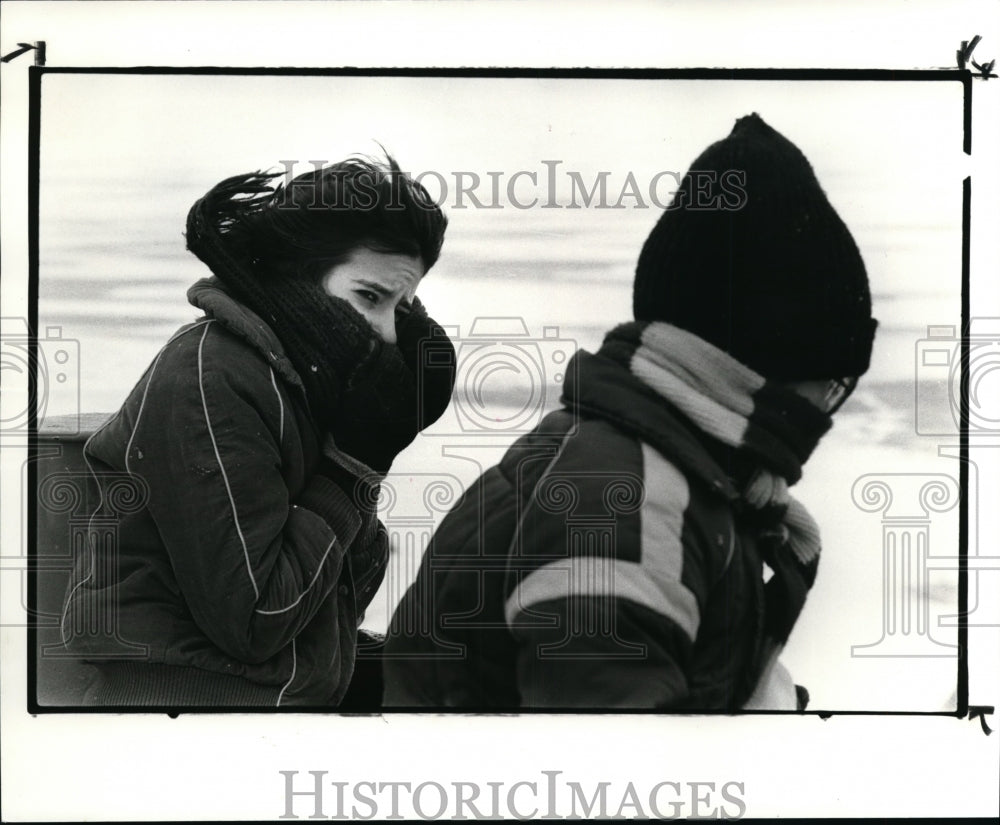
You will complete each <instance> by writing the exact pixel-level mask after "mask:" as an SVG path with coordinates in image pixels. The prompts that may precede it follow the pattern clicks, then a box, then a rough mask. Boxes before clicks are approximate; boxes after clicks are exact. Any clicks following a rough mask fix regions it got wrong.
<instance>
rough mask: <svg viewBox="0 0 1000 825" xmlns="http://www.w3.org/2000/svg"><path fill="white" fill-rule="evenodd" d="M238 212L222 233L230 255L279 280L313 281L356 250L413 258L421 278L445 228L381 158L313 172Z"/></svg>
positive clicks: (430, 205)
mask: <svg viewBox="0 0 1000 825" xmlns="http://www.w3.org/2000/svg"><path fill="white" fill-rule="evenodd" d="M278 174H280V173H278ZM278 174H273V175H266V176H262V177H264V178H269V179H273V178H276V177H278ZM258 191H259V190H258ZM243 205H244V208H243V209H242V210H239V212H240V213H241V214H239V216H238V217H237V218H236V220H234V221H232V222H231V223H229V225H228V226H226V227H225V228H224V230H223V232H224V236H225V243H226V246H227V247H228V249H229V251H230V254H234V255H235V256H238V257H242V258H243V260H244V262H245V264H248V265H250V266H251V267H252V268H253V269H255V270H257V271H258V272H261V271H262V270H263V272H269V273H273V274H274V275H277V276H279V277H286V278H287V277H289V276H292V277H294V276H299V277H302V276H304V277H307V278H309V279H311V280H318V279H320V278H321V277H322V276H323V275H324V274H325V273H326V272H328V271H329V269H330V267H332V266H336V265H337V264H340V263H342V262H343V261H344V260H346V259H347V258H348V256H349V255H350V254H351V252H353V251H354V250H355V249H357V248H359V247H367V248H368V249H371V250H373V251H375V252H382V253H389V254H401V255H413V256H419V257H420V259H421V261H423V264H424V270H425V271H427V270H429V269H430V268H431V267H432V266H433V265H434V264H435V262H436V261H437V259H438V256H439V255H440V254H441V246H442V244H443V243H444V232H445V228H446V227H447V225H448V219H447V217H446V216H445V215H444V213H443V212H442V211H441V208H440V207H439V206H438V205H437V203H435V201H434V200H433V199H432V198H431V197H430V195H429V194H428V193H427V190H426V189H425V188H424V187H423V186H422V185H421V184H420V183H419V182H418V181H416V180H414V179H413V178H411V177H410V176H409V175H407V174H405V173H404V172H402V171H401V170H400V168H399V164H398V163H397V162H396V160H395V159H394V158H393V157H392V156H391V155H388V154H387V155H386V160H385V161H384V162H380V161H376V160H373V159H371V158H367V157H362V156H354V157H350V158H347V159H346V160H343V161H340V162H339V163H334V164H331V165H330V166H325V167H323V168H321V169H313V170H312V171H309V172H306V173H304V174H302V175H299V176H297V177H295V178H293V179H292V180H290V181H288V182H287V183H283V184H279V185H278V186H277V187H275V188H274V190H273V191H272V192H270V194H267V193H264V194H263V196H261V195H260V194H258V196H257V197H254V198H252V199H248V200H245V201H244V202H243ZM220 228H221V227H220ZM262 274H263V273H262Z"/></svg>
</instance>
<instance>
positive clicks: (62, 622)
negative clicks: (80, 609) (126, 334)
mask: <svg viewBox="0 0 1000 825" xmlns="http://www.w3.org/2000/svg"><path fill="white" fill-rule="evenodd" d="M209 323H211V322H210V321H207V320H206V321H201V322H199V323H197V324H193V325H192V326H190V327H188V328H187V329H184V330H181V331H180V332H177V333H176V334H174V335H172V336H171V337H170V340H168V341H167V343H165V344H164V345H163V346H162V347H160V351H159V352H158V353H156V358H154V359H153V365H152V366H151V367H150V368H149V377H148V378H147V379H146V386H145V387H143V389H142V400H141V401H140V402H139V412H138V413H136V416H135V424H133V425H132V434H131V435H130V436H129V439H128V443H127V444H126V445H125V472H126V473H128V474H129V475H132V469H131V468H130V467H129V464H128V455H129V453H130V452H131V451H132V442H133V441H134V440H135V434H136V431H137V430H138V429H139V421H140V420H141V419H142V412H143V410H144V409H145V407H146V395H147V394H148V393H149V385H150V384H151V383H153V376H154V375H155V374H156V368H157V366H158V365H159V363H160V358H161V357H162V356H163V353H164V351H165V350H166V348H167V347H168V346H170V345H171V344H172V343H173V342H174V341H176V340H177V339H178V338H180V337H181V336H182V335H186V334H187V333H189V332H193V331H194V330H196V329H197V328H198V327H201V326H207V325H208V324H209ZM116 417H117V416H112V417H111V418H109V419H108V420H107V421H105V422H104V423H103V424H102V425H101V426H100V427H98V428H97V429H96V430H94V432H93V433H91V434H90V437H89V438H88V439H87V440H86V441H85V442H84V444H83V450H82V453H83V460H84V463H85V464H86V465H87V470H88V471H89V472H90V475H91V476H93V478H94V481H95V482H96V484H97V490H98V499H97V509H96V510H94V512H93V513H91V514H90V518H89V519H88V520H87V550H88V552H89V554H90V571H89V572H88V573H87V575H86V576H84V577H83V578H82V579H80V581H78V582H77V583H76V585H75V586H74V587H73V589H72V590H71V591H70V594H69V596H68V597H67V599H66V605H65V606H64V607H63V612H62V616H60V617H59V635H60V637H61V638H62V643H63V645H64V646H65V645H66V643H67V639H66V616H67V615H69V608H70V605H71V604H72V603H73V599H74V598H76V591H77V590H79V589H80V588H81V587H83V585H85V584H86V583H87V582H89V581H90V580H91V579H92V578H93V577H94V563H95V558H94V556H95V553H96V548H95V547H94V545H93V535H94V518H96V516H97V514H98V513H99V512H101V508H102V507H104V487H103V485H102V484H101V482H100V479H98V477H97V473H96V472H95V471H94V466H93V465H92V464H91V463H90V458H89V457H88V456H87V448H88V447H90V442H91V441H93V440H94V439H95V438H96V437H97V436H98V435H99V434H100V433H101V432H102V431H103V430H104V429H105V428H106V427H107V426H108V425H109V424H110V423H111V422H112V421H114V420H115V418H116Z"/></svg>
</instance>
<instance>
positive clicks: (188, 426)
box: [62, 158, 454, 706]
mask: <svg viewBox="0 0 1000 825" xmlns="http://www.w3.org/2000/svg"><path fill="white" fill-rule="evenodd" d="M275 177H276V175H269V174H261V173H255V174H248V175H242V176H238V177H233V178H229V179H228V180H225V181H223V182H222V183H220V184H219V185H217V186H216V187H215V188H213V189H212V190H211V191H210V192H208V194H206V195H205V196H204V197H203V198H201V199H200V200H199V201H197V202H196V203H195V204H194V206H193V207H192V208H191V211H190V213H189V215H188V222H187V245H188V248H189V249H190V250H191V251H192V252H193V253H194V254H195V255H197V256H198V258H200V259H201V260H202V261H203V262H204V263H205V264H206V265H207V266H208V267H209V268H210V269H211V270H212V277H209V278H206V279H204V280H201V281H199V282H198V283H196V284H195V285H194V286H192V287H191V289H190V290H189V291H188V299H189V301H190V302H191V303H192V304H193V305H194V306H196V307H198V308H199V309H201V310H202V311H203V312H204V317H202V318H201V319H200V320H198V321H195V322H194V323H192V324H190V325H188V326H186V327H184V328H182V329H181V330H180V331H178V332H177V334H175V335H174V336H173V337H172V338H171V339H170V341H169V342H168V343H167V344H166V346H165V347H164V348H163V349H162V350H161V351H160V353H159V354H158V355H157V356H156V358H155V359H154V361H153V363H152V364H151V365H150V366H149V368H148V369H147V370H146V372H145V374H144V375H143V376H142V378H141V379H140V381H139V383H138V384H137V385H136V387H135V388H134V389H133V390H132V392H131V393H130V394H129V396H128V399H127V400H126V401H125V403H124V405H123V406H122V408H121V409H120V410H119V411H118V413H117V414H116V415H115V416H114V417H113V418H111V419H110V420H109V421H108V422H107V423H106V424H105V425H104V426H103V427H102V428H101V429H100V430H98V431H97V432H96V433H95V434H94V435H93V436H92V437H91V438H90V439H89V440H88V442H87V444H86V445H85V448H84V453H85V457H86V459H87V462H88V465H89V466H90V468H91V469H92V471H93V472H94V474H95V476H96V478H97V479H98V481H100V479H101V474H102V471H110V472H114V473H121V472H127V473H128V474H130V475H131V477H132V478H133V479H134V480H135V481H136V482H137V483H138V484H139V486H140V487H141V488H143V489H144V490H145V491H146V493H147V499H146V504H145V506H144V508H143V509H141V510H140V511H138V512H136V513H134V514H131V515H128V516H126V517H125V518H124V519H123V520H122V521H121V522H120V523H119V528H118V543H117V544H118V546H117V548H110V551H111V553H112V555H111V556H110V557H109V556H108V553H109V550H108V548H105V547H102V546H100V545H99V544H98V543H97V542H96V541H93V540H92V541H91V546H90V547H88V548H85V549H84V551H83V552H81V553H79V555H78V558H77V559H76V560H75V569H74V574H73V576H72V578H71V581H70V584H69V588H68V591H67V597H66V604H65V609H64V613H63V619H62V633H63V640H64V642H65V644H66V646H67V648H68V649H69V650H70V651H72V652H74V653H77V654H79V655H80V656H81V657H83V658H85V659H88V660H90V661H92V662H94V663H95V664H96V665H97V666H98V671H99V673H100V678H99V679H98V680H97V682H96V683H95V684H94V685H92V686H91V689H90V690H89V691H88V696H87V700H86V701H87V703H88V704H94V705H134V706H191V705H201V706H286V705H310V706H335V705H337V704H338V703H340V702H341V700H342V699H343V697H344V695H345V693H346V691H347V688H348V685H349V684H350V682H351V677H352V673H353V670H354V664H355V652H356V645H357V636H358V624H359V621H360V618H361V617H362V616H363V614H364V610H365V608H366V607H367V605H368V604H369V603H370V602H371V600H372V597H373V596H374V594H375V592H376V590H377V589H378V587H379V584H380V582H381V580H382V577H383V575H384V571H385V566H386V561H387V557H388V544H387V538H386V531H385V528H384V527H383V526H382V524H380V523H379V521H378V519H377V517H376V514H375V502H376V499H377V497H378V486H379V483H380V479H381V477H382V476H383V475H384V474H385V473H386V472H387V471H388V469H389V466H390V465H391V463H392V461H393V458H394V457H395V455H396V454H397V453H398V452H399V451H401V450H402V449H403V448H404V447H406V446H407V445H408V444H409V443H410V442H411V441H412V440H413V439H414V437H415V436H416V434H417V433H418V432H419V430H420V429H422V428H423V427H426V426H427V425H429V424H430V423H432V422H433V421H435V420H436V419H437V418H438V417H439V416H440V415H441V413H442V412H443V411H444V408H445V407H446V405H447V404H448V402H449V400H450V397H451V390H452V383H453V381H454V368H453V365H454V349H453V347H452V345H451V343H450V342H449V340H448V338H447V337H446V336H445V335H444V333H443V331H442V330H441V328H440V327H439V326H438V325H437V324H436V323H435V322H434V321H433V320H432V319H431V318H430V317H428V315H427V314H426V312H425V311H424V309H423V307H422V306H421V304H420V302H419V300H418V299H417V298H416V297H415V294H414V293H415V292H416V289H417V286H418V284H419V283H420V279H421V278H422V277H423V276H424V274H425V273H426V272H427V270H429V269H430V268H431V266H433V264H434V263H435V261H436V260H437V258H438V255H439V253H440V249H441V244H442V241H443V237H444V231H445V226H446V224H447V219H446V218H445V216H444V215H443V214H442V212H441V210H440V209H439V208H438V206H437V205H436V204H434V203H433V201H432V200H431V198H430V197H429V196H428V194H427V192H426V191H425V190H424V188H423V187H422V186H421V185H420V184H419V183H417V182H414V181H413V180H412V179H410V178H409V177H408V176H406V175H404V174H403V173H402V172H400V170H399V167H398V166H397V165H396V163H395V161H393V160H392V159H391V158H389V159H388V163H387V164H384V165H383V164H377V163H373V162H369V161H367V160H364V159H358V158H352V159H349V160H346V161H344V162H342V163H338V164H335V165H333V166H330V167H327V168H324V169H321V170H314V171H311V172H309V173H307V174H304V175H301V176H299V177H296V178H295V179H293V180H291V181H290V182H288V183H287V185H284V186H282V185H277V186H275V185H274V183H273V179H274V178H275ZM428 349H434V350H435V352H433V353H431V355H432V356H433V360H434V363H435V366H436V369H435V370H433V371H432V372H431V373H430V374H429V375H427V376H425V375H424V374H423V373H422V372H421V371H420V369H419V363H420V359H422V358H424V357H425V356H426V355H427V351H428ZM442 363H444V364H445V365H448V364H451V365H452V369H450V370H449V369H447V368H446V369H440V368H438V367H440V365H441V364H442ZM418 382H419V383H420V384H421V386H419V387H418ZM104 501H105V496H104V495H102V496H101V503H102V504H103V503H104ZM99 515H100V511H98V512H97V513H95V517H96V516H99ZM115 550H116V552H117V559H115V558H114V556H113V553H114V551H115ZM106 605H116V606H117V608H116V613H115V615H113V616H111V617H110V618H111V621H112V625H113V628H114V629H113V631H112V632H110V633H109V632H108V631H107V623H106V622H102V621H98V622H94V621H90V620H89V619H88V617H90V618H92V617H94V616H95V615H97V616H100V612H101V611H102V610H105V611H106V608H105V607H104V606H106ZM97 625H104V630H103V631H102V632H98V629H97ZM377 703H378V697H377V696H372V697H371V702H370V704H371V706H375V705H377Z"/></svg>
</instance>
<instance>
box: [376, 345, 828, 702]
mask: <svg viewBox="0 0 1000 825" xmlns="http://www.w3.org/2000/svg"><path fill="white" fill-rule="evenodd" d="M563 402H564V404H565V408H564V409H561V410H558V411H556V412H553V413H551V414H549V415H548V416H547V417H546V418H544V419H543V420H542V422H541V423H540V424H539V425H538V426H537V427H536V428H535V430H534V431H532V432H531V433H529V434H527V435H524V436H523V437H521V438H520V439H519V440H518V441H516V442H515V443H514V445H513V446H512V447H511V448H510V449H509V450H508V451H507V453H506V454H505V456H504V458H503V459H502V460H501V461H500V463H499V465H497V466H496V467H494V468H492V469H490V470H488V471H487V472H486V473H485V474H484V475H483V476H481V477H480V478H479V479H478V480H477V481H476V482H475V483H474V484H473V485H472V487H471V488H470V489H469V490H468V491H467V492H466V494H465V495H464V497H463V499H462V500H461V501H460V502H459V504H458V505H457V506H456V508H455V509H454V510H453V511H452V512H451V513H449V515H448V516H447V517H446V518H445V520H444V521H443V523H442V524H441V526H440V528H439V529H438V531H437V532H436V534H435V535H434V537H433V538H432V541H431V544H430V547H429V548H428V551H427V553H426V555H425V557H424V559H423V562H422V565H421V568H420V570H419V573H418V576H417V578H416V581H415V583H414V584H413V585H412V586H411V587H410V589H409V590H408V592H407V593H406V595H405V596H404V598H403V600H402V601H401V603H400V604H399V606H398V608H397V610H396V613H395V615H394V616H393V619H392V622H391V625H390V629H389V636H388V639H387V643H386V651H385V660H384V678H385V686H386V687H385V699H384V705H385V706H386V707H410V708H414V707H436V708H467V709H472V708H474V709H484V710H485V709H502V708H508V709H513V708H541V707H544V708H595V709H598V708H599V709H608V708H647V709H661V710H679V709H680V710H683V709H707V710H736V709H740V708H743V707H747V706H748V702H749V701H750V700H751V697H752V696H754V697H756V698H755V699H754V701H757V700H758V699H760V697H761V694H762V692H763V691H764V689H766V690H768V691H771V695H770V696H769V697H768V698H767V699H763V700H761V701H762V706H768V707H771V708H774V707H776V706H778V705H780V707H782V708H783V709H788V710H795V709H796V705H797V702H796V690H795V687H794V685H792V683H791V681H790V679H789V678H788V677H787V673H786V672H785V671H784V670H783V668H781V667H780V665H777V666H775V663H774V658H773V657H772V656H771V655H769V651H768V646H767V644H766V632H765V631H766V622H765V590H764V580H763V573H764V569H763V564H762V555H761V552H760V546H759V541H758V535H759V523H758V524H754V523H751V522H752V520H751V518H749V516H748V514H747V513H746V511H745V508H744V507H743V505H742V502H741V500H740V495H739V493H738V491H737V489H736V488H735V486H734V482H733V481H732V480H731V472H730V471H731V468H730V467H726V466H724V465H725V463H726V462H725V459H724V456H725V455H726V453H725V451H720V450H717V449H715V448H714V447H713V445H712V442H711V440H710V439H708V438H707V437H706V436H705V434H704V433H703V432H701V431H699V429H698V428H697V427H696V426H695V425H694V424H693V423H692V422H691V421H690V420H689V419H688V418H686V417H685V416H683V415H681V414H680V413H679V412H678V411H677V409H676V408H674V407H672V406H671V405H670V404H667V403H665V402H664V400H663V398H662V397H660V396H659V395H658V394H657V393H656V392H654V391H653V390H652V389H651V388H650V387H649V386H648V385H647V384H645V383H644V382H643V381H642V380H640V379H639V378H638V377H637V376H636V375H634V374H632V373H631V372H630V371H629V369H628V368H626V367H623V366H622V365H621V364H619V363H616V362H615V361H614V360H612V359H609V358H605V357H603V356H602V355H601V354H597V355H592V354H590V353H585V352H581V353H578V354H577V355H576V356H575V357H574V360H573V361H572V362H571V363H570V367H569V369H568V370H567V377H566V383H565V387H564V398H563ZM717 446H718V445H715V447H717ZM814 569H815V568H813V570H814ZM808 584H811V581H809V582H808ZM808 584H806V585H804V587H805V588H806V589H807V588H808ZM770 652H771V653H773V648H771V651H770ZM776 688H777V689H778V691H777V692H778V693H780V698H778V700H777V701H778V705H776V704H775V700H776V693H775V689H776ZM755 691H756V693H755Z"/></svg>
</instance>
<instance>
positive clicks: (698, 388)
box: [599, 321, 832, 645]
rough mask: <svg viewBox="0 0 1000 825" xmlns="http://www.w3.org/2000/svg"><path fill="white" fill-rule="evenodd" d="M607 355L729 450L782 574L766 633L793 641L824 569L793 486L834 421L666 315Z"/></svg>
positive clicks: (621, 338) (751, 514)
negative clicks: (666, 319)
mask: <svg viewBox="0 0 1000 825" xmlns="http://www.w3.org/2000/svg"><path fill="white" fill-rule="evenodd" d="M599 355H601V356H604V357H606V358H610V359H611V360H613V361H615V362H617V363H618V364H620V365H621V366H623V367H624V368H626V369H627V370H629V372H630V373H631V374H633V375H634V376H636V377H637V378H638V379H640V381H642V383H643V384H644V385H645V386H646V387H648V388H649V389H651V390H652V391H653V392H655V393H656V394H657V395H658V396H660V397H662V398H663V399H664V400H665V401H666V402H667V403H669V404H670V405H671V406H672V407H673V408H674V409H676V410H677V411H678V412H679V413H681V415H682V416H683V417H684V418H685V419H686V420H687V421H689V422H690V423H691V424H693V425H694V427H695V428H696V429H697V430H699V431H700V432H701V433H702V434H703V436H707V438H708V440H709V441H710V442H714V446H715V449H712V450H710V452H711V453H712V454H713V455H715V456H720V455H725V454H728V456H729V460H728V461H727V463H728V465H729V467H730V469H731V470H732V471H733V472H732V474H733V475H734V481H735V482H736V484H737V487H738V489H740V490H741V491H742V495H741V505H742V512H743V514H744V517H745V518H746V519H747V522H748V523H749V524H750V525H752V526H753V527H755V528H756V530H757V532H758V539H759V540H758V547H759V549H760V552H761V554H762V556H763V558H764V560H765V561H766V562H767V563H768V565H769V566H770V567H771V568H772V570H773V571H774V573H775V575H774V576H772V578H771V579H770V580H769V581H768V583H767V585H766V586H765V598H766V628H765V629H766V632H767V635H768V637H770V639H771V641H772V643H774V644H776V645H781V644H783V643H784V641H785V640H786V639H787V638H788V634H789V633H790V632H791V629H792V626H793V625H794V623H795V621H796V619H797V618H798V615H799V613H800V611H801V609H802V607H803V605H804V603H805V599H806V594H807V592H808V590H809V588H810V587H811V586H812V584H813V581H814V580H815V576H816V569H817V565H818V562H819V554H820V536H819V528H818V527H817V525H816V523H815V521H814V520H813V519H812V517H811V516H810V514H809V513H808V511H807V510H806V509H805V507H803V506H802V504H801V503H799V502H798V501H796V500H795V499H794V498H792V497H791V496H790V495H789V493H788V487H789V486H790V485H792V484H794V483H795V482H796V481H798V480H799V479H800V478H801V476H802V465H803V464H804V463H805V461H806V460H807V459H808V458H809V456H810V455H811V454H812V452H813V450H814V449H815V447H816V445H817V444H818V442H819V440H820V438H821V437H822V436H823V435H824V434H825V433H826V432H827V431H828V430H829V429H830V426H831V425H832V420H831V418H830V416H829V415H827V414H826V413H825V412H823V411H821V410H819V409H818V408H816V407H815V406H814V405H813V404H811V403H810V402H809V401H807V400H806V399H805V398H802V397H801V396H799V395H798V394H797V393H795V392H793V391H791V390H790V389H788V388H786V387H783V386H780V385H777V384H773V383H771V382H769V381H767V380H766V379H764V378H763V377H762V376H760V375H758V374H757V373H755V372H754V371H753V370H751V369H749V368H748V367H746V366H744V365H743V364H741V363H739V362H738V361H736V360H735V359H734V358H732V357H731V356H730V355H728V354H727V353H725V352H723V351H722V350H720V349H718V348H717V347H715V346H713V345H712V344H709V343H708V342H706V341H704V340H703V339H702V338H699V337H698V336H696V335H693V334H692V333H690V332H687V331H686V330H683V329H680V328H679V327H675V326H673V325H671V324H667V323H664V322H659V321H657V322H631V323H627V324H622V325H620V326H618V327H616V328H615V329H613V330H612V331H611V332H610V333H608V335H607V336H606V338H605V340H604V344H603V346H602V347H601V350H600V352H599Z"/></svg>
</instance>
